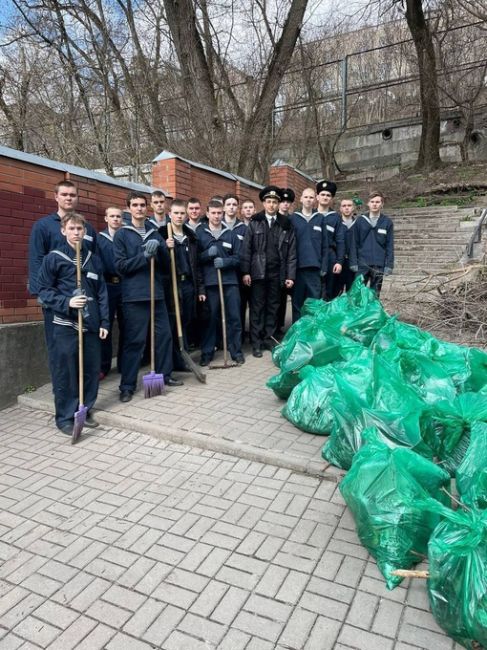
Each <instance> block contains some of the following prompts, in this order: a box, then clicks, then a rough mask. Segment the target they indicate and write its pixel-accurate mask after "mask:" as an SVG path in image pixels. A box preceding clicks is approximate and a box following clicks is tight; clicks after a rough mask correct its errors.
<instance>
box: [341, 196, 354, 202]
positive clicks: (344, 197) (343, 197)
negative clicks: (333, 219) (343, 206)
mask: <svg viewBox="0 0 487 650" xmlns="http://www.w3.org/2000/svg"><path fill="white" fill-rule="evenodd" d="M343 201H350V202H351V203H354V200H353V199H352V197H351V196H342V198H341V199H340V203H343Z"/></svg>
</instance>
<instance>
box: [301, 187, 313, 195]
mask: <svg viewBox="0 0 487 650" xmlns="http://www.w3.org/2000/svg"><path fill="white" fill-rule="evenodd" d="M305 192H313V194H314V195H315V196H316V190H315V188H314V187H305V188H304V190H303V191H302V192H301V196H303V194H304V193H305Z"/></svg>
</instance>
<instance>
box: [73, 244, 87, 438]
mask: <svg viewBox="0 0 487 650" xmlns="http://www.w3.org/2000/svg"><path fill="white" fill-rule="evenodd" d="M76 287H77V289H78V291H79V292H80V293H81V244H80V242H79V241H77V242H76ZM78 390H79V403H78V410H77V411H76V413H75V414H74V425H73V433H72V435H71V444H72V445H74V444H75V443H76V442H77V440H78V438H79V437H80V435H81V431H82V430H83V426H84V423H85V421H86V416H87V415H88V408H87V407H86V406H84V404H83V402H84V360H83V310H82V309H78Z"/></svg>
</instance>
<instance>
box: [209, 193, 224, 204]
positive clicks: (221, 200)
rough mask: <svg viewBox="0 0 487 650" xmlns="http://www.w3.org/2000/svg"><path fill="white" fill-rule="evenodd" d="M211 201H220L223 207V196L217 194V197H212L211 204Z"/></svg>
mask: <svg viewBox="0 0 487 650" xmlns="http://www.w3.org/2000/svg"><path fill="white" fill-rule="evenodd" d="M211 201H218V202H219V203H221V204H222V205H223V196H220V195H219V194H215V196H212V197H211V199H210V202H211Z"/></svg>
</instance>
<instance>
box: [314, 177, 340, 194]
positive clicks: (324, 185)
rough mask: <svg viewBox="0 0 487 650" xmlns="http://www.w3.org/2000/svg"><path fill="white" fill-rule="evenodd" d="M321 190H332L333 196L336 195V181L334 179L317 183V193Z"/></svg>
mask: <svg viewBox="0 0 487 650" xmlns="http://www.w3.org/2000/svg"><path fill="white" fill-rule="evenodd" d="M320 192H330V194H331V195H332V196H335V194H336V193H337V186H336V183H334V182H333V181H325V180H323V181H320V182H319V183H317V184H316V194H319V193H320Z"/></svg>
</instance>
